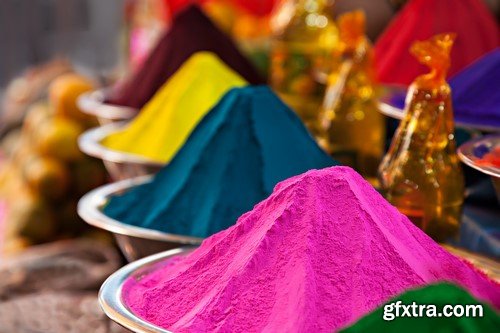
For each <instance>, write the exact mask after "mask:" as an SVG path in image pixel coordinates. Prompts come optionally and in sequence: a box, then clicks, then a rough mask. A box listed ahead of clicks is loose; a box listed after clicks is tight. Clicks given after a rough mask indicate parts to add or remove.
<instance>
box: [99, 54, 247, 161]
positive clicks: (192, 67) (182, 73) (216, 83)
mask: <svg viewBox="0 0 500 333" xmlns="http://www.w3.org/2000/svg"><path fill="white" fill-rule="evenodd" d="M243 85H246V82H245V81H244V80H243V79H242V78H241V77H240V76H239V75H238V74H237V73H235V72H234V71H232V70H231V69H230V68H229V67H227V66H226V65H225V64H224V63H223V62H222V61H221V60H220V59H219V58H217V56H216V55H214V54H213V53H209V52H198V53H196V54H194V55H193V56H191V58H189V59H188V61H186V62H185V63H184V64H183V65H182V67H181V68H180V69H179V71H178V72H177V73H176V74H175V75H174V76H172V78H171V79H170V80H168V81H167V82H166V83H165V84H164V85H163V86H162V87H161V89H160V90H159V91H158V92H157V93H156V94H155V96H154V97H153V99H152V100H151V101H150V102H149V103H148V104H146V106H145V107H144V108H143V110H142V111H141V113H140V114H139V115H138V116H137V117H136V118H135V119H134V120H132V122H131V123H130V124H129V125H128V126H127V127H126V128H124V129H123V130H122V131H120V132H117V133H114V134H112V135H110V136H108V137H106V138H105V139H104V140H103V141H102V144H103V145H104V146H106V147H108V148H110V149H113V150H118V151H122V152H126V153H131V154H136V155H141V156H145V157H148V158H150V159H152V160H155V161H159V162H165V163H166V162H168V161H170V159H171V158H172V157H173V156H174V154H175V153H176V152H177V151H178V150H179V148H180V147H181V146H182V144H183V143H184V141H185V140H186V139H187V137H188V136H189V134H190V133H191V131H192V130H193V129H194V127H195V126H196V124H197V123H198V122H199V121H200V120H201V118H202V117H203V116H204V115H205V114H206V113H207V112H208V111H209V110H210V109H211V108H212V107H213V106H214V105H215V104H216V103H217V102H218V101H219V99H220V98H221V97H222V96H224V94H225V93H226V92H227V91H228V90H230V89H231V88H233V87H238V86H243Z"/></svg>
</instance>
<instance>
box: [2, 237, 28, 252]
mask: <svg viewBox="0 0 500 333" xmlns="http://www.w3.org/2000/svg"><path fill="white" fill-rule="evenodd" d="M30 245H31V242H30V241H29V239H27V238H24V237H15V238H12V239H7V240H6V241H5V245H4V248H3V249H0V250H2V251H1V252H3V254H4V255H5V256H10V255H15V254H17V253H18V252H21V251H22V250H25V249H26V248H28V247H29V246H30Z"/></svg>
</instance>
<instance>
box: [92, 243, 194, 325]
mask: <svg viewBox="0 0 500 333" xmlns="http://www.w3.org/2000/svg"><path fill="white" fill-rule="evenodd" d="M193 249H194V248H179V249H174V250H170V251H166V252H162V253H158V254H155V255H152V256H149V257H147V258H144V259H141V260H139V261H136V262H133V263H130V264H128V265H126V266H125V267H123V268H121V269H119V270H118V271H116V272H115V273H114V274H113V275H111V276H110V277H109V278H108V279H107V280H106V281H105V282H104V283H103V285H102V286H101V290H100V291H99V303H100V304H101V307H102V309H103V311H104V313H105V314H106V315H107V316H108V317H109V318H110V319H111V320H113V321H114V322H116V323H118V324H119V325H121V326H123V327H125V328H127V329H129V330H131V331H132V332H135V333H171V332H170V331H167V330H165V329H163V328H160V327H158V326H155V325H153V324H151V323H148V322H147V321H145V320H142V319H141V318H139V317H138V316H137V315H135V314H134V313H133V312H132V311H131V310H130V309H129V308H128V307H127V306H126V305H125V304H124V302H123V297H122V286H123V284H124V283H125V281H127V279H128V278H130V277H137V278H140V277H141V276H144V275H146V274H148V273H149V272H151V271H153V270H154V269H155V268H156V267H157V265H158V264H160V263H161V262H163V261H165V260H168V259H172V258H173V257H176V256H181V255H187V254H189V253H190V252H191V251H193Z"/></svg>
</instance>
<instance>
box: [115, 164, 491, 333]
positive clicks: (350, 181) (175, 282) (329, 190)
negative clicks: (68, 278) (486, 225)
mask: <svg viewBox="0 0 500 333" xmlns="http://www.w3.org/2000/svg"><path fill="white" fill-rule="evenodd" d="M440 280H446V281H450V282H454V283H457V284H459V285H461V286H463V287H464V288H465V289H467V290H468V291H469V292H470V293H471V294H472V295H474V296H476V297H477V298H479V299H480V300H484V301H486V302H489V303H491V304H493V305H494V306H496V307H497V308H498V307H500V286H499V285H498V284H495V283H494V282H492V281H490V280H488V278H486V277H485V276H484V275H482V274H481V273H479V272H477V271H476V270H474V269H473V268H472V267H471V266H469V265H468V264H466V263H464V262H463V261H461V260H460V259H458V258H457V257H455V256H453V255H451V254H450V253H448V252H447V251H445V250H444V249H443V248H442V247H440V246H439V245H438V244H437V243H435V242H434V241H433V240H432V239H431V238H429V237H428V236H426V235H425V234H424V233H423V232H422V231H421V230H420V229H418V228H417V227H415V226H414V225H413V223H411V222H410V221H409V220H408V219H407V218H406V217H405V216H404V215H402V214H401V213H399V212H398V210H397V209H396V208H394V207H393V206H391V205H390V204H389V203H388V202H387V201H386V200H385V199H383V198H382V197H381V196H380V195H379V194H378V193H377V192H376V191H375V190H374V189H373V187H371V186H370V185H369V184H368V183H367V182H366V181H365V180H364V179H363V178H362V177H361V176H360V175H358V174H357V173H356V172H355V171H353V170H352V169H350V168H347V167H333V168H328V169H322V170H312V171H309V172H307V173H305V174H302V175H300V176H296V177H293V178H290V179H288V180H286V181H283V182H281V183H279V184H278V185H277V186H276V187H275V189H274V192H273V194H272V195H271V196H270V197H269V198H268V199H266V200H264V201H262V202H261V203H259V204H258V205H257V206H255V208H254V209H253V210H252V211H251V212H248V213H246V214H244V215H243V216H241V217H240V218H239V220H238V222H237V224H236V225H234V226H233V227H231V228H229V229H226V230H224V231H222V232H220V233H218V234H216V235H214V236H212V237H210V238H208V239H207V240H205V242H203V244H202V245H201V246H200V248H198V249H197V250H195V251H194V252H193V253H191V254H190V255H188V256H186V257H184V258H183V259H181V260H179V261H174V262H172V263H170V264H169V265H163V266H162V267H159V268H158V269H157V270H156V271H153V272H152V273H150V274H148V275H146V276H143V277H141V278H140V280H135V279H129V280H128V281H127V282H126V284H125V286H124V293H123V294H124V295H125V302H126V303H127V304H128V306H129V307H130V308H131V309H132V311H134V312H135V313H136V314H137V315H139V316H140V317H142V318H144V319H145V320H147V321H149V322H151V323H153V324H155V325H158V326H160V327H163V328H165V329H168V330H171V331H174V332H258V331H265V332H332V331H333V330H336V329H339V328H341V327H343V326H345V325H348V324H351V323H353V322H354V321H355V320H357V319H359V318H360V317H361V316H363V315H364V314H366V313H368V312H369V311H372V310H373V309H375V308H376V307H378V306H380V305H381V304H382V303H383V302H385V301H387V300H388V299H390V298H392V297H394V296H395V295H397V294H399V293H401V292H403V291H405V290H406V289H408V288H410V287H415V286H419V285H423V284H426V283H430V282H435V281H440Z"/></svg>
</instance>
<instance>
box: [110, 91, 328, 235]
mask: <svg viewBox="0 0 500 333" xmlns="http://www.w3.org/2000/svg"><path fill="white" fill-rule="evenodd" d="M334 164H335V161H333V160H332V159H331V158H330V157H329V156H328V155H327V154H326V153H325V152H323V151H322V150H321V149H320V148H319V146H318V145H317V144H316V142H315V141H314V139H313V138H312V137H311V136H310V134H309V133H308V132H307V130H306V128H305V127H304V125H303V124H302V122H301V121H300V120H299V118H298V117H297V116H296V115H295V113H294V112H293V111H291V110H290V109H289V108H288V107H287V106H286V105H285V104H284V103H283V102H281V100H280V99H279V98H278V97H277V96H276V95H275V94H274V93H273V92H272V91H271V90H270V89H269V88H268V87H266V86H256V87H245V88H237V89H233V90H231V91H230V92H229V93H228V94H226V95H225V96H224V98H223V99H222V100H221V101H220V102H219V103H218V104H217V106H216V107H214V108H213V109H212V110H211V111H210V113H208V114H207V116H206V117H205V118H204V119H203V120H202V121H201V122H200V124H199V125H198V126H197V127H196V129H195V130H194V131H193V133H192V135H191V136H190V137H189V139H188V140H187V142H186V144H185V145H184V146H183V147H182V148H181V150H180V151H179V153H178V154H177V155H176V156H175V158H174V159H173V160H172V161H171V163H170V164H169V165H167V166H166V167H164V168H163V169H162V170H161V171H160V172H159V173H158V174H157V175H156V176H155V178H154V179H153V181H152V182H150V183H147V184H144V185H142V186H138V187H135V188H133V189H132V190H130V191H129V192H127V193H125V194H123V195H121V196H116V197H113V198H112V199H111V200H110V202H109V204H108V205H107V206H106V207H105V209H104V212H105V214H106V215H108V216H110V217H112V218H114V219H116V220H119V221H121V222H124V223H127V224H131V225H136V226H141V227H146V228H151V229H156V230H160V231H164V232H169V233H173V234H181V235H190V236H196V237H208V236H210V235H212V234H214V233H216V232H218V231H220V230H222V229H225V228H227V227H229V226H231V225H233V224H234V223H235V222H236V219H237V218H238V217H239V216H240V215H241V214H242V213H244V212H246V211H248V210H250V209H252V207H253V206H254V205H255V204H256V203H257V202H259V201H261V200H262V199H264V198H265V197H267V196H268V195H269V194H270V193H271V192H272V190H273V187H274V186H275V185H276V184H277V183H278V182H279V181H282V180H284V179H286V178H288V177H291V176H295V175H298V174H300V173H302V172H305V171H307V170H309V169H313V168H323V167H327V166H331V165H334Z"/></svg>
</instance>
